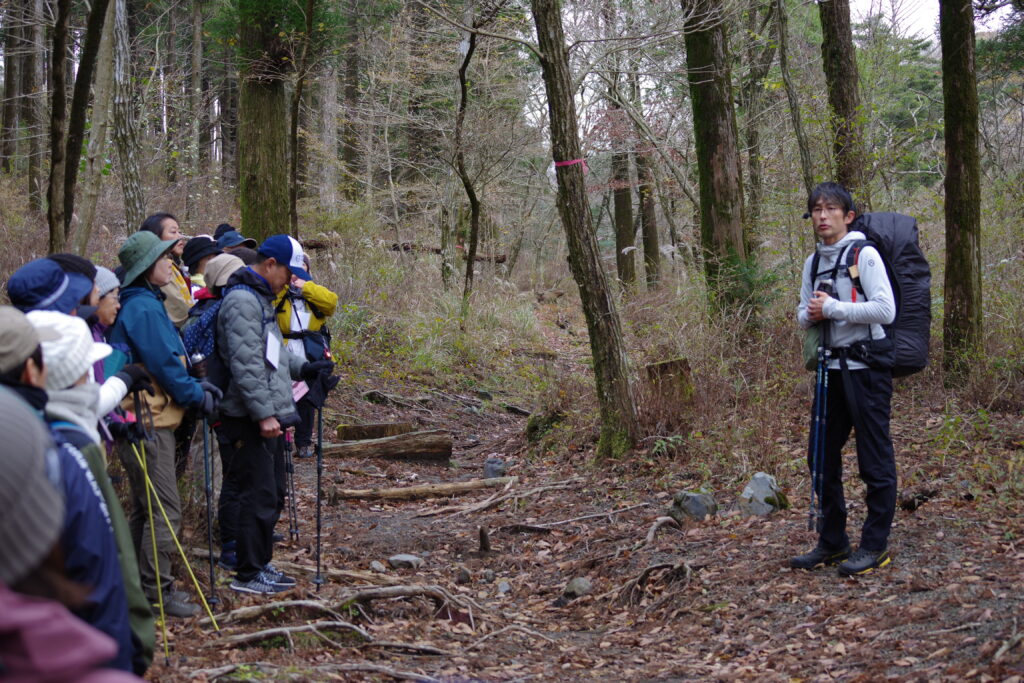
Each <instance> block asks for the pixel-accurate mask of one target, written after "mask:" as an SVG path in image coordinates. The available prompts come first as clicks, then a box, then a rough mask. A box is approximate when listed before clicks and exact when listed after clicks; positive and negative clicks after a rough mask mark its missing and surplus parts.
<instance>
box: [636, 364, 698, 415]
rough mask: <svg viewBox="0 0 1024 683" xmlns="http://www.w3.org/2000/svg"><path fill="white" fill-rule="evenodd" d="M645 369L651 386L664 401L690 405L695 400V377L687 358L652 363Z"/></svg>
mask: <svg viewBox="0 0 1024 683" xmlns="http://www.w3.org/2000/svg"><path fill="white" fill-rule="evenodd" d="M644 369H645V370H646V371H647V381H648V382H649V383H650V386H651V388H652V389H653V390H654V391H655V393H656V395H658V396H660V397H661V399H662V400H663V401H667V402H670V403H674V404H675V405H689V404H690V403H692V402H693V377H692V375H691V373H690V363H689V361H687V360H686V359H685V358H673V359H671V360H663V361H661V362H660V363H651V364H650V365H647V366H646V367H645V368H644Z"/></svg>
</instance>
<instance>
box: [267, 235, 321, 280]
mask: <svg viewBox="0 0 1024 683" xmlns="http://www.w3.org/2000/svg"><path fill="white" fill-rule="evenodd" d="M256 251H258V252H259V254H260V256H265V257H267V258H272V259H274V260H275V261H277V262H278V263H280V264H281V265H283V266H287V267H288V270H290V271H291V272H292V275H295V276H297V277H299V278H301V279H303V280H312V279H313V278H311V277H310V276H309V272H308V271H307V270H306V259H305V254H303V253H302V245H301V244H299V243H298V241H297V240H296V239H295V238H293V237H289V236H288V235H272V236H270V237H268V238H267V239H266V240H264V241H263V244H261V245H260V248H259V249H257V250H256Z"/></svg>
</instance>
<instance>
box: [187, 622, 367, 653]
mask: <svg viewBox="0 0 1024 683" xmlns="http://www.w3.org/2000/svg"><path fill="white" fill-rule="evenodd" d="M328 628H333V629H345V630H348V631H352V632H353V633H356V634H358V635H359V636H360V637H361V638H363V639H364V640H367V641H372V640H373V638H372V637H371V636H370V634H369V633H367V632H366V631H364V630H363V629H361V628H359V627H358V626H356V625H355V624H350V623H349V622H347V621H317V622H314V623H312V624H302V625H300V626H278V627H277V628H268V629H264V630H262V631H254V632H252V633H239V634H237V635H233V636H225V637H223V638H218V639H215V640H212V641H210V642H209V643H207V645H206V646H207V647H224V646H225V645H227V646H233V645H249V644H252V643H258V642H260V641H263V640H267V639H268V638H275V637H279V636H284V637H285V638H286V639H287V640H288V649H289V650H292V651H294V650H295V642H294V640H292V636H293V635H294V634H296V633H314V634H316V635H318V636H321V637H323V634H322V633H320V629H328ZM324 639H325V640H327V641H328V642H329V643H331V644H332V645H335V646H338V644H337V643H335V642H334V641H332V640H330V639H329V638H324Z"/></svg>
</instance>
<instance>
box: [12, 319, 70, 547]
mask: <svg viewBox="0 0 1024 683" xmlns="http://www.w3.org/2000/svg"><path fill="white" fill-rule="evenodd" d="M59 338H60V334H59V333H57V332H56V331H55V330H52V329H50V328H49V327H47V326H40V327H35V326H34V325H32V323H30V322H29V320H28V318H26V317H25V314H24V313H22V312H21V311H19V310H18V309H17V308H15V307H14V306H0V373H2V372H10V371H11V370H13V369H14V368H16V367H18V366H19V365H21V364H22V363H24V362H25V361H27V360H28V359H29V356H31V355H32V354H33V353H34V352H35V350H36V349H37V348H38V347H39V345H40V344H41V343H42V342H44V341H53V340H55V339H59ZM2 509H3V508H0V510H2ZM0 547H2V546H0Z"/></svg>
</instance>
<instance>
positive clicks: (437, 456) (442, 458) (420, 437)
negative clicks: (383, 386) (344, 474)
mask: <svg viewBox="0 0 1024 683" xmlns="http://www.w3.org/2000/svg"><path fill="white" fill-rule="evenodd" d="M324 455H331V456H334V457H337V458H387V459H391V460H426V461H430V462H437V463H444V464H447V463H448V461H449V460H450V459H451V457H452V435H451V434H450V433H448V432H447V431H445V430H443V429H434V430H430V431H423V432H410V433H408V434H398V435H396V436H386V437H384V438H381V439H365V440H363V441H349V442H346V443H337V444H331V445H330V446H324Z"/></svg>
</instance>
